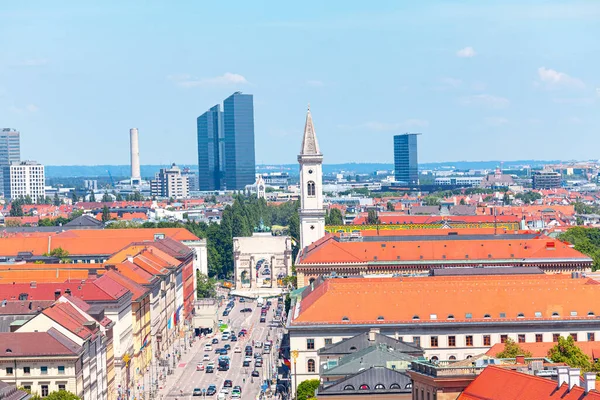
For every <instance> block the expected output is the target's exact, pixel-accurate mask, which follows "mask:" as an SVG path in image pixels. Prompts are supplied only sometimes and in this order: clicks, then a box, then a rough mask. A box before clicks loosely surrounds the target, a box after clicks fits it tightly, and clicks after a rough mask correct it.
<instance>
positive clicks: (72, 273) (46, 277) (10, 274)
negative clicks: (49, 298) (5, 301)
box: [0, 264, 104, 292]
mask: <svg viewBox="0 0 600 400" xmlns="http://www.w3.org/2000/svg"><path fill="white" fill-rule="evenodd" d="M85 265H90V264H85ZM103 271H104V270H99V271H98V273H99V274H101V273H102V272H103ZM88 277H89V274H88V271H87V269H35V270H19V269H15V270H0V285H2V284H13V283H29V282H31V281H35V282H65V281H67V280H69V279H79V280H81V279H87V278H88ZM1 291H2V286H0V292H1Z"/></svg>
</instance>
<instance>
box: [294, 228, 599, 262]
mask: <svg viewBox="0 0 600 400" xmlns="http://www.w3.org/2000/svg"><path fill="white" fill-rule="evenodd" d="M511 236H514V239H513V238H512V237H511V238H506V237H505V238H502V239H495V238H493V237H488V236H486V235H483V236H482V237H480V238H460V235H459V236H457V238H459V239H452V240H437V238H436V239H423V240H418V241H417V240H396V241H394V240H385V241H384V240H381V241H379V240H376V241H366V240H365V241H340V240H339V239H338V238H337V237H335V236H334V235H331V234H329V235H326V236H325V237H324V238H322V239H320V240H318V241H316V242H315V243H313V244H311V245H310V246H308V247H307V248H306V249H304V250H303V251H302V253H301V254H300V258H299V262H298V263H297V264H296V266H297V267H302V266H304V265H310V264H352V263H368V262H377V263H381V262H388V263H394V264H405V263H414V262H419V263H424V262H438V263H442V264H451V263H452V262H458V261H460V262H462V263H476V262H478V261H481V262H483V261H485V262H486V263H489V262H493V261H496V262H501V263H506V262H509V261H512V260H519V261H521V262H523V261H527V260H529V259H531V260H543V261H546V262H551V261H553V260H569V261H581V262H585V263H589V265H590V266H591V263H592V259H591V258H589V257H588V256H586V255H583V254H581V253H580V252H578V251H577V250H575V249H574V248H572V247H570V246H569V245H567V244H565V243H563V242H561V241H559V240H556V239H552V238H549V237H545V236H543V235H541V236H539V237H536V238H533V239H532V238H524V237H522V236H520V235H511Z"/></svg>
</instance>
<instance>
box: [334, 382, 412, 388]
mask: <svg viewBox="0 0 600 400" xmlns="http://www.w3.org/2000/svg"><path fill="white" fill-rule="evenodd" d="M389 389H402V386H400V384H398V383H392V384H391V385H390V387H389ZM404 389H412V383H407V384H406V386H404ZM344 390H356V389H355V388H354V385H346V386H344ZM358 390H371V387H370V386H369V385H368V384H366V383H363V384H362V385H360V386H359V387H358ZM375 390H385V385H384V384H383V383H378V384H377V385H375Z"/></svg>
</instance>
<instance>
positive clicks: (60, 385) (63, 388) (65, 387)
mask: <svg viewBox="0 0 600 400" xmlns="http://www.w3.org/2000/svg"><path fill="white" fill-rule="evenodd" d="M58 390H67V385H64V384H59V385H58Z"/></svg>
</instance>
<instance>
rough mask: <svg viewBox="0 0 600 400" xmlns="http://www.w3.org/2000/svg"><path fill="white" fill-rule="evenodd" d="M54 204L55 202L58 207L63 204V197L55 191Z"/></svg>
mask: <svg viewBox="0 0 600 400" xmlns="http://www.w3.org/2000/svg"><path fill="white" fill-rule="evenodd" d="M52 204H54V205H55V206H57V207H58V206H60V205H61V204H62V201H61V199H60V198H59V197H58V193H54V200H52Z"/></svg>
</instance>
